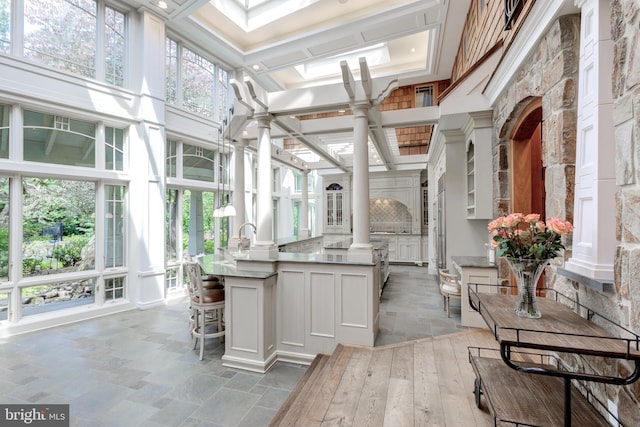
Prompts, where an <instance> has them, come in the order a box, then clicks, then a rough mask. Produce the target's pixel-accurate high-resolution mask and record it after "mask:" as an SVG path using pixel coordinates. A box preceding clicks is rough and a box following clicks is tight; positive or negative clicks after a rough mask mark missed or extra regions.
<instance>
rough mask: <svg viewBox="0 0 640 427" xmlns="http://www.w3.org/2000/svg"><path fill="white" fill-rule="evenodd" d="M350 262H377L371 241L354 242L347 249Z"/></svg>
mask: <svg viewBox="0 0 640 427" xmlns="http://www.w3.org/2000/svg"><path fill="white" fill-rule="evenodd" d="M347 260H348V261H349V262H367V263H369V262H371V263H373V262H375V258H374V252H373V246H372V245H371V243H352V244H351V246H350V247H349V250H348V251H347Z"/></svg>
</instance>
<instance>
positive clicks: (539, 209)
mask: <svg viewBox="0 0 640 427" xmlns="http://www.w3.org/2000/svg"><path fill="white" fill-rule="evenodd" d="M510 152H511V155H510V158H511V212H520V213H523V214H525V215H526V214H529V213H537V214H540V220H542V221H544V220H545V218H546V216H545V197H546V192H545V168H544V165H543V163H542V99H541V98H535V99H534V100H532V101H531V102H530V103H529V105H527V107H526V108H525V109H524V110H523V111H522V113H521V114H520V117H519V118H518V120H517V121H516V123H515V126H514V128H513V132H512V135H511V138H510ZM511 283H512V284H515V279H514V278H513V276H511ZM541 283H544V273H543V275H542V277H541V278H540V280H539V281H538V284H537V287H538V288H540V287H541ZM513 292H514V293H515V290H513Z"/></svg>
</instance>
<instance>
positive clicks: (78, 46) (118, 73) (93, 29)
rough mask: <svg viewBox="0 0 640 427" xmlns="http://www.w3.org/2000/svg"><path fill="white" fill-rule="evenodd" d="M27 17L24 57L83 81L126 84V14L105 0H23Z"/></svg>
mask: <svg viewBox="0 0 640 427" xmlns="http://www.w3.org/2000/svg"><path fill="white" fill-rule="evenodd" d="M24 16H25V25H24V56H25V57H27V58H30V59H33V60H36V61H38V62H40V63H43V64H45V65H48V66H51V67H54V68H57V69H60V70H64V71H68V72H71V73H74V74H78V75H81V76H84V77H90V78H97V79H99V80H103V81H106V82H108V83H111V84H114V85H117V86H122V85H123V83H124V56H125V40H126V36H125V28H126V16H125V15H124V14H123V13H121V12H119V11H117V10H115V9H112V8H110V7H108V6H106V5H105V4H104V1H102V0H99V1H97V2H96V1H95V0H24ZM99 22H100V23H102V24H101V25H100V26H99V25H98V23H99ZM98 41H102V44H99V43H98ZM62 46H64V49H62V48H61V47H62Z"/></svg>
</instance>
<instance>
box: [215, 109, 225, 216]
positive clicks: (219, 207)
mask: <svg viewBox="0 0 640 427" xmlns="http://www.w3.org/2000/svg"><path fill="white" fill-rule="evenodd" d="M225 120H226V119H225ZM223 123H224V121H223ZM220 134H222V125H221V126H220V127H219V128H218V142H217V144H216V145H217V147H218V192H217V193H218V203H217V207H216V208H215V209H214V210H213V217H214V218H221V217H222V216H223V215H222V214H223V210H224V209H223V208H222V197H221V196H220V172H221V171H222V167H220V159H222V156H220Z"/></svg>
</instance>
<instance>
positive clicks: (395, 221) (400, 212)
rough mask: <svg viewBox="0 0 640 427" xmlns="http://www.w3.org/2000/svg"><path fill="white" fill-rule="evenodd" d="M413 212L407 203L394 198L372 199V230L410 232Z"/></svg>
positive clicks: (370, 202)
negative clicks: (410, 211) (411, 212)
mask: <svg viewBox="0 0 640 427" xmlns="http://www.w3.org/2000/svg"><path fill="white" fill-rule="evenodd" d="M411 219H412V218H411V214H410V213H409V208H407V206H406V205H404V204H402V203H400V202H399V201H397V200H393V199H382V198H377V199H370V200H369V222H370V225H371V231H372V232H374V233H375V232H387V233H409V232H411Z"/></svg>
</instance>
